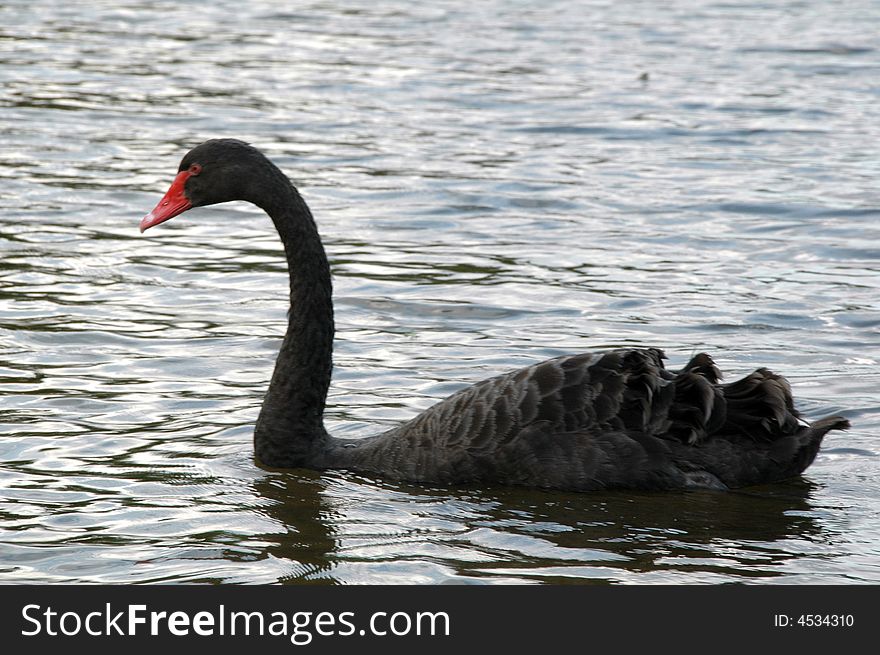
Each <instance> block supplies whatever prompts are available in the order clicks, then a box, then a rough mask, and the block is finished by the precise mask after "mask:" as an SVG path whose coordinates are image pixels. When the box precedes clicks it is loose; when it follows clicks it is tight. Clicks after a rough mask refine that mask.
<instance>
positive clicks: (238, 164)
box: [140, 139, 274, 232]
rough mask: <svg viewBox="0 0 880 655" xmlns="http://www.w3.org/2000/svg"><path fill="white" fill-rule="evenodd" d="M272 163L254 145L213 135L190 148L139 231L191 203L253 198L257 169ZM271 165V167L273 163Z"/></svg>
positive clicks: (196, 204) (195, 204)
mask: <svg viewBox="0 0 880 655" xmlns="http://www.w3.org/2000/svg"><path fill="white" fill-rule="evenodd" d="M267 164H268V165H269V166H270V167H272V164H270V163H269V160H268V159H266V157H265V156H264V155H263V154H262V153H261V152H260V151H259V150H257V149H256V148H254V147H253V146H251V145H248V144H247V143H245V142H244V141H239V140H237V139H212V140H210V141H205V142H204V143H202V144H200V145H198V146H196V147H195V148H193V149H192V150H190V151H189V152H188V153H186V155H184V157H183V159H182V160H181V162H180V166H179V167H178V169H177V175H176V176H175V178H174V181H173V182H172V183H171V187H169V189H168V191H167V192H166V193H165V195H164V196H162V199H161V200H160V201H159V203H158V204H157V205H156V206H155V207H154V208H153V211H151V212H150V213H149V214H147V215H146V216H144V218H143V219H142V220H141V225H140V229H141V232H143V231H144V230H146V229H148V228H151V227H153V226H154V225H159V223H164V222H165V221H167V220H169V219H172V218H174V217H175V216H177V215H179V214H182V213H183V212H185V211H187V210H188V209H192V208H193V207H204V206H205V205H216V204H217V203H221V202H229V201H231V200H249V201H251V202H254V201H255V199H256V197H257V195H258V194H256V193H255V190H254V189H252V187H253V186H254V185H253V180H254V179H255V178H256V177H257V176H255V172H256V171H260V170H265V168H266V165H267ZM273 168H274V167H273Z"/></svg>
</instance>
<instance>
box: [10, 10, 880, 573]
mask: <svg viewBox="0 0 880 655" xmlns="http://www.w3.org/2000/svg"><path fill="white" fill-rule="evenodd" d="M878 34H880V4H878V3H877V2H874V1H872V0H852V1H847V2H839V3H829V2H821V1H819V0H803V1H792V2H743V3H731V2H723V1H718V2H710V1H708V0H705V1H701V2H697V1H685V0H679V1H673V2H666V3H656V2H627V3H616V2H611V1H607V2H570V1H565V2H563V1H559V2H502V1H501V0H490V1H488V2H480V3H460V2H432V3H412V2H407V1H404V0H399V1H388V0H378V1H376V0H373V1H370V2H366V1H350V2H340V3H336V2H333V3H331V2H300V3H276V2H268V1H261V2H250V3H241V2H232V1H231V0H215V1H214V2H211V3H191V2H145V1H138V2H131V1H129V2H126V1H122V2H120V1H114V2H89V3H71V2H69V0H64V1H63V2H62V1H60V0H58V1H51V0H46V1H37V2H6V3H3V5H2V6H0V134H2V137H0V143H2V149H0V178H2V183H0V582H5V583H23V582H40V583H44V582H77V583H99V582H100V583H134V582H224V583H273V582H291V583H341V584H360V583H461V582H468V583H562V582H575V583H635V584H648V583H720V582H747V583H878V582H880V546H878V544H880V478H878V461H880V460H878V457H877V455H878V453H880V445H878V444H880V442H878V436H880V374H878V362H880V303H878V299H880V192H878V190H880V155H878V144H880V40H878ZM218 136H229V137H237V138H241V139H245V140H248V141H250V142H252V143H254V144H255V145H257V146H258V147H260V148H261V149H263V150H264V151H266V152H267V153H268V154H269V155H270V156H271V157H272V158H273V159H274V160H275V161H276V162H277V163H278V164H279V165H280V166H281V167H282V168H283V169H284V170H285V171H286V172H287V173H288V174H289V175H290V176H291V177H292V178H293V179H294V180H295V182H296V184H297V185H298V187H299V188H300V190H301V192H302V193H303V195H304V197H305V198H306V199H307V201H308V202H309V204H310V205H311V208H312V210H313V212H314V214H315V216H316V219H317V221H318V224H319V228H320V230H321V233H322V236H323V238H324V241H325V244H326V247H327V251H328V255H329V256H330V259H331V263H332V267H333V275H334V288H335V302H336V319H337V327H338V333H337V341H336V355H335V370H334V381H333V386H332V389H331V394H330V398H329V407H328V413H327V423H328V426H329V428H330V429H331V431H332V432H334V433H336V434H338V435H341V436H346V437H359V436H367V435H369V434H372V433H375V432H378V431H380V430H383V429H386V428H387V427H389V426H392V425H394V424H395V423H396V422H398V421H401V420H404V419H406V418H408V417H410V416H412V415H414V414H415V413H416V412H418V411H419V410H422V409H424V408H427V407H428V406H430V405H431V404H432V403H433V402H435V401H436V400H438V399H441V398H443V397H445V396H446V395H448V394H449V393H451V392H452V391H454V390H456V389H459V388H461V387H463V386H465V385H466V384H469V383H472V382H476V381H479V380H481V379H483V378H486V377H489V376H491V375H494V374H497V373H500V372H504V371H506V370H508V369H511V368H514V367H518V366H521V365H525V364H529V363H533V362H535V361H539V360H541V359H543V358H547V357H551V356H555V355H559V354H564V353H569V352H578V351H588V350H598V349H602V348H607V347H610V346H618V345H634V344H638V345H646V346H657V347H661V348H663V349H665V350H666V352H667V355H668V356H669V357H670V366H673V367H674V366H677V365H680V364H682V363H683V362H684V361H685V360H686V359H687V358H689V357H690V356H691V355H692V354H694V353H696V352H699V351H702V350H706V351H708V352H711V353H712V354H713V355H714V356H715V357H716V360H717V361H718V363H719V365H720V367H721V368H722V370H724V371H725V373H726V378H727V379H734V378H736V377H737V376H741V375H745V374H747V373H748V372H750V371H751V370H753V369H755V368H757V367H759V366H768V367H771V368H772V369H774V370H776V371H777V372H779V373H782V374H783V375H785V376H786V377H787V378H788V379H789V380H790V381H791V383H792V386H793V388H794V392H795V396H796V398H797V399H798V401H797V402H798V406H799V408H800V409H801V410H802V411H803V413H804V415H805V416H806V417H807V418H809V419H815V418H819V417H821V416H824V415H828V414H834V413H842V414H843V415H845V416H846V417H848V418H849V419H850V420H851V421H852V424H853V429H852V430H851V431H849V432H847V433H840V432H837V433H833V434H832V435H831V436H830V437H829V438H828V439H827V440H826V443H825V446H824V447H823V449H822V451H821V452H820V454H819V456H818V458H817V460H816V462H815V464H814V465H813V466H812V467H811V468H810V469H809V470H808V471H807V472H806V474H805V475H804V476H803V477H802V478H799V479H796V480H792V481H790V482H786V483H784V484H776V485H770V486H765V487H758V488H750V489H745V490H741V491H738V492H733V493H709V492H705V493H664V494H633V493H608V494H568V493H550V492H544V491H538V490H527V489H526V490H524V489H505V488H496V487H490V488H481V487H467V488H455V489H442V488H429V487H416V486H409V485H400V484H393V483H388V482H383V481H381V480H377V479H370V478H367V477H362V476H358V475H352V474H348V473H343V472H331V473H314V472H308V471H291V472H270V471H265V470H262V469H260V468H259V467H257V466H256V465H255V463H254V461H253V450H252V443H251V440H252V434H253V424H254V420H255V418H256V416H257V412H258V410H259V405H260V402H261V400H262V394H263V392H264V390H265V387H266V385H267V382H268V377H269V374H270V372H271V367H272V363H273V361H274V355H275V352H276V350H277V348H278V346H279V344H280V337H281V334H282V330H283V328H284V317H285V312H286V310H287V305H286V301H287V298H286V288H287V278H286V270H285V263H284V259H283V256H282V250H281V245H280V242H279V241H278V238H277V236H276V234H275V232H274V230H273V229H272V226H271V223H270V222H269V221H268V219H267V218H266V217H265V216H264V215H263V214H262V213H261V212H260V211H259V210H257V209H255V208H254V207H251V206H249V205H245V204H243V203H235V204H231V205H223V206H218V207H213V208H208V209H201V210H198V211H193V212H190V213H187V214H185V215H183V216H180V217H178V218H177V219H175V220H174V221H172V222H170V223H168V224H166V225H162V226H161V227H158V228H155V229H153V230H151V231H150V232H148V233H147V234H145V235H140V234H139V233H138V223H139V221H140V219H141V217H142V216H143V215H144V214H145V213H146V212H148V211H149V210H150V209H152V207H153V206H154V205H155V203H156V202H157V200H158V199H159V198H160V197H161V195H162V194H163V193H164V192H165V190H166V189H167V187H168V184H169V183H170V181H171V179H172V178H173V176H174V174H175V172H176V170H177V165H178V162H179V160H180V158H181V157H182V155H183V154H184V153H185V152H186V151H187V150H189V148H191V147H192V146H194V145H195V144H197V143H199V142H201V141H202V140H204V139H206V138H211V137H218Z"/></svg>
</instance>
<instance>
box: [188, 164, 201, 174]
mask: <svg viewBox="0 0 880 655" xmlns="http://www.w3.org/2000/svg"><path fill="white" fill-rule="evenodd" d="M201 172H202V167H201V166H200V165H199V164H192V165H191V166H190V167H189V174H190V175H198V174H199V173H201Z"/></svg>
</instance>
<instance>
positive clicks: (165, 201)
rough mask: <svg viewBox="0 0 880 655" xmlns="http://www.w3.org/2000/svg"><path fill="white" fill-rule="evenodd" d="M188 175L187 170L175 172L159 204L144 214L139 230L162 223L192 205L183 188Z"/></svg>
mask: <svg viewBox="0 0 880 655" xmlns="http://www.w3.org/2000/svg"><path fill="white" fill-rule="evenodd" d="M190 175H191V173H190V172H189V171H180V172H179V173H178V174H177V177H175V178H174V182H172V183H171V188H170V189H168V192H167V193H166V194H165V195H164V196H162V200H160V201H159V204H158V205H156V206H155V207H154V208H153V211H151V212H150V213H149V214H147V215H146V216H144V218H143V220H142V221H141V232H143V231H144V230H146V229H147V228H150V227H153V226H154V225H158V224H159V223H164V222H165V221H167V220H168V219H169V218H174V217H175V216H177V215H178V214H182V213H183V212H185V211H186V210H187V209H190V208H191V207H192V203H191V202H190V201H189V199H188V198H187V197H186V194H185V193H184V189H183V187H184V185H185V184H186V181H187V179H188V178H189V176H190Z"/></svg>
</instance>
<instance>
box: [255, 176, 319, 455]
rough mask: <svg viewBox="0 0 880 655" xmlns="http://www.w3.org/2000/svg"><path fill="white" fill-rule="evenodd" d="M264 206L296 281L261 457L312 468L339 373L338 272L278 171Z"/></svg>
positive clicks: (259, 436) (263, 418)
mask: <svg viewBox="0 0 880 655" xmlns="http://www.w3.org/2000/svg"><path fill="white" fill-rule="evenodd" d="M272 168H273V169H274V170H273V171H271V173H270V174H269V175H267V178H268V183H266V182H264V183H263V186H262V189H261V190H260V193H259V199H258V200H257V201H256V202H257V204H258V205H259V206H260V207H262V208H263V209H264V210H265V211H266V213H267V214H269V216H270V217H271V218H272V222H273V223H275V228H276V229H277V230H278V234H279V235H280V237H281V241H282V243H283V244H284V252H285V255H286V256H287V266H288V272H289V274H290V311H289V313H288V324H287V334H285V335H284V341H283V342H282V344H281V350H280V352H279V353H278V359H277V360H276V362H275V371H274V373H273V374H272V381H271V382H270V384H269V390H268V391H267V392H266V397H265V399H264V400H263V407H262V410H261V411H260V416H259V418H258V419H257V425H256V429H255V430H254V451H255V454H256V457H257V459H258V460H259V461H260V462H261V463H262V464H264V465H266V466H272V467H278V468H295V467H298V466H303V465H306V464H307V463H308V462H309V460H312V459H314V458H315V456H316V455H318V454H319V453H320V452H321V451H322V450H323V449H324V448H325V447H326V443H325V442H326V439H327V432H326V431H325V429H324V403H325V401H326V399H327V390H328V388H329V387H330V375H331V371H332V368H333V331H334V329H333V300H332V286H331V281H330V265H329V264H328V262H327V255H326V254H325V253H324V246H323V245H322V244H321V238H320V236H319V235H318V229H317V227H316V226H315V221H314V219H313V218H312V214H311V212H310V211H309V208H308V206H307V205H306V203H305V201H304V200H303V199H302V198H301V197H300V195H299V193H298V192H297V191H296V189H295V188H294V187H293V185H292V184H291V183H290V181H289V180H288V179H287V178H286V177H285V176H284V174H283V173H281V171H280V170H278V169H277V168H274V166H273V167H272Z"/></svg>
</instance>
